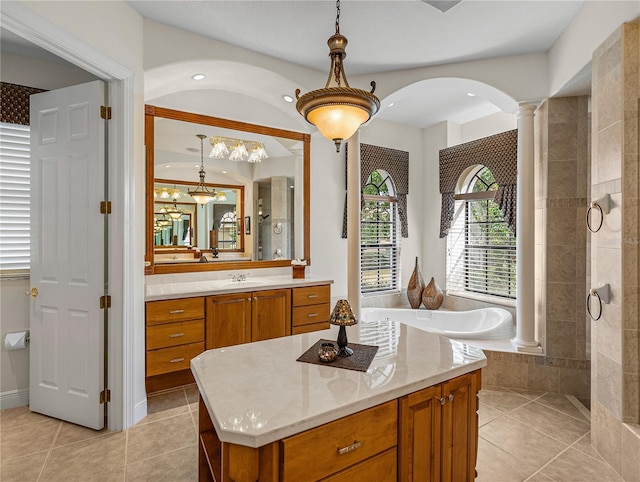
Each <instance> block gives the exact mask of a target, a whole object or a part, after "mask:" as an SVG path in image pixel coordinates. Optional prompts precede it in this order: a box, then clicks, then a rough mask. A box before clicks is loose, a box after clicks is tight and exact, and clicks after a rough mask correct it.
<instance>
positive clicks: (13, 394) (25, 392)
mask: <svg viewBox="0 0 640 482" xmlns="http://www.w3.org/2000/svg"><path fill="white" fill-rule="evenodd" d="M23 405H29V389H28V388H23V389H21V390H9V391H7V392H2V393H0V410H4V409H5V408H15V407H22V406H23Z"/></svg>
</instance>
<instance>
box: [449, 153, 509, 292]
mask: <svg viewBox="0 0 640 482" xmlns="http://www.w3.org/2000/svg"><path fill="white" fill-rule="evenodd" d="M460 184H461V185H460ZM459 185H460V189H459V190H458V191H459V192H458V194H456V197H455V198H456V201H455V210H454V217H453V223H452V225H451V229H450V230H449V235H448V237H447V292H448V293H451V294H455V293H456V292H457V293H460V294H461V293H477V294H482V295H490V296H499V297H502V298H511V299H515V297H516V239H515V236H513V234H512V233H511V231H510V230H509V227H508V226H507V224H506V223H505V222H504V219H503V215H502V211H500V208H499V207H498V205H497V204H496V203H495V202H494V201H493V197H494V195H495V191H496V190H497V189H498V184H497V183H496V181H495V179H494V177H493V174H492V173H491V171H490V170H489V169H488V168H487V167H485V166H474V167H472V168H471V169H470V170H468V171H467V173H463V175H462V176H461V182H460V183H459Z"/></svg>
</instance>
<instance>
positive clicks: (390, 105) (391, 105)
mask: <svg viewBox="0 0 640 482" xmlns="http://www.w3.org/2000/svg"><path fill="white" fill-rule="evenodd" d="M393 104H395V102H391V104H389V105H387V107H393Z"/></svg>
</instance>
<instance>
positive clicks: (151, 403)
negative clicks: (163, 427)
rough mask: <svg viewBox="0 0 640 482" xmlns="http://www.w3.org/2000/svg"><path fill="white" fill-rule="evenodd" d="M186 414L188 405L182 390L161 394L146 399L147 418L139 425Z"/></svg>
mask: <svg viewBox="0 0 640 482" xmlns="http://www.w3.org/2000/svg"><path fill="white" fill-rule="evenodd" d="M187 412H189V403H188V401H187V396H186V395H185V393H184V389H182V388H180V389H178V390H172V391H169V392H162V393H159V394H154V395H150V396H149V397H147V416H146V417H145V418H144V420H142V421H141V422H140V423H149V422H153V421H155V420H160V419H163V418H169V417H174V416H176V415H179V414H181V413H187Z"/></svg>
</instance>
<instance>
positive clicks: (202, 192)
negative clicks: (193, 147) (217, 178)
mask: <svg viewBox="0 0 640 482" xmlns="http://www.w3.org/2000/svg"><path fill="white" fill-rule="evenodd" d="M196 135H197V136H198V138H199V139H200V172H199V175H200V182H199V183H198V187H196V188H195V189H189V190H188V191H187V192H188V193H189V196H191V197H192V198H193V199H194V201H195V202H197V203H198V204H207V203H209V202H211V201H213V199H214V198H215V195H216V191H215V189H209V188H208V187H207V185H206V184H205V182H204V176H205V172H204V143H203V142H204V139H205V138H206V137H207V136H206V135H204V134H196Z"/></svg>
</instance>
